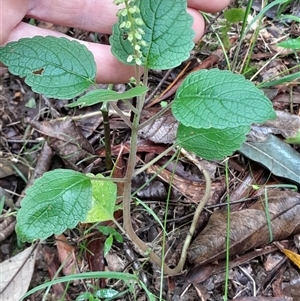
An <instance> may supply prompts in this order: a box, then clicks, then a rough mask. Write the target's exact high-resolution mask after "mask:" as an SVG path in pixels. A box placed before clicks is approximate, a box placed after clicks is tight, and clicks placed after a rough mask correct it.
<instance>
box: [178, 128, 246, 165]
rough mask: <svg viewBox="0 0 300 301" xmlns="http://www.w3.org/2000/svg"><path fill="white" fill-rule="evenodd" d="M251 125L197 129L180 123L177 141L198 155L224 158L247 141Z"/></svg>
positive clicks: (205, 157) (209, 157)
mask: <svg viewBox="0 0 300 301" xmlns="http://www.w3.org/2000/svg"><path fill="white" fill-rule="evenodd" d="M249 130H250V127H249V126H239V127H236V128H227V129H215V128H210V129H195V128H192V127H186V126H184V125H182V124H179V127H178V131H177V138H176V140H177V143H178V144H179V145H180V146H182V147H183V148H185V149H187V150H189V151H191V152H194V153H195V154H196V155H198V156H200V157H202V158H204V159H207V160H217V159H223V158H224V157H226V156H229V155H231V154H232V153H233V152H234V151H236V150H238V149H239V148H240V146H241V144H242V143H243V142H245V141H246V134H247V133H248V132H249Z"/></svg>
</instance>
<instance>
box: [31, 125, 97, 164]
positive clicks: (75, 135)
mask: <svg viewBox="0 0 300 301" xmlns="http://www.w3.org/2000/svg"><path fill="white" fill-rule="evenodd" d="M28 123H29V124H30V125H31V126H32V127H34V128H35V129H36V130H37V131H39V132H40V133H42V134H43V135H44V136H46V137H47V140H48V143H49V146H50V147H51V148H52V149H53V151H54V152H55V153H56V154H57V155H59V156H60V157H61V158H62V159H63V161H64V162H65V164H66V165H67V167H69V168H72V169H74V170H77V169H78V167H77V163H78V162H79V161H81V160H83V159H87V158H89V157H91V154H93V153H94V150H93V148H92V146H91V145H90V143H89V141H88V140H87V139H86V138H85V137H84V136H83V134H82V133H81V132H80V131H79V129H78V127H77V126H76V125H75V123H74V122H73V121H72V120H71V119H66V120H64V121H57V120H53V121H43V122H37V121H32V120H31V121H28Z"/></svg>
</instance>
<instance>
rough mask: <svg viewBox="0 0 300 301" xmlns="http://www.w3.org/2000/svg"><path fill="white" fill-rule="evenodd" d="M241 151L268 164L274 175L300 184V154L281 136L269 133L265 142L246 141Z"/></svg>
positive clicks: (252, 158)
mask: <svg viewBox="0 0 300 301" xmlns="http://www.w3.org/2000/svg"><path fill="white" fill-rule="evenodd" d="M239 151H240V152H241V153H243V154H244V155H245V156H247V157H248V158H250V159H251V160H254V161H256V162H259V163H260V164H262V165H264V166H266V167H267V168H268V169H269V170H270V171H271V172H272V173H273V174H274V175H276V176H279V177H283V178H286V179H290V180H292V181H295V182H296V183H298V184H300V172H299V171H300V155H299V153H298V152H297V151H295V150H294V149H293V148H292V147H291V146H290V145H288V144H286V143H284V142H283V141H282V140H280V139H279V138H277V137H275V136H273V135H268V138H267V140H266V141H264V142H246V143H244V144H243V145H242V146H241V148H240V150H239Z"/></svg>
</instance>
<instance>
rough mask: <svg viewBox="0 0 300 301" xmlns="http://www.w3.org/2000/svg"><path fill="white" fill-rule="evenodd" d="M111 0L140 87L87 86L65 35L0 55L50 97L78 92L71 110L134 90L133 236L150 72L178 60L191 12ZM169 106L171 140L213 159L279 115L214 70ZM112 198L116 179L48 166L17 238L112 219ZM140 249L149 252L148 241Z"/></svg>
mask: <svg viewBox="0 0 300 301" xmlns="http://www.w3.org/2000/svg"><path fill="white" fill-rule="evenodd" d="M114 2H115V3H116V4H122V6H121V7H122V8H121V9H120V10H119V12H118V23H117V24H115V25H114V26H113V33H112V36H111V38H110V42H111V46H112V48H111V49H112V53H113V54H114V55H115V57H116V58H117V59H119V60H120V61H121V62H123V63H124V64H129V65H135V66H136V80H135V82H136V86H135V87H132V85H131V88H130V89H128V90H127V91H125V92H124V93H117V92H114V91H112V90H109V89H108V90H105V89H94V90H92V91H89V92H87V93H85V91H86V90H87V89H88V88H89V87H90V86H95V88H96V82H95V76H96V64H95V61H94V57H93V54H92V53H91V52H90V51H89V50H88V49H87V48H86V47H85V46H83V45H82V44H80V43H79V42H76V41H71V40H68V39H66V38H56V37H52V36H47V37H40V36H36V37H33V38H24V39H20V40H19V41H17V42H11V43H8V44H7V45H6V46H5V47H1V48H0V61H1V62H2V63H4V64H5V65H7V66H8V68H9V70H10V72H11V73H13V74H15V75H19V76H21V77H24V78H25V82H26V83H27V84H28V85H29V86H31V87H32V90H33V91H35V92H37V93H42V94H44V95H46V96H47V97H53V98H56V99H73V98H75V97H77V96H80V97H79V98H78V99H77V100H76V101H73V102H72V103H70V104H69V107H75V106H91V105H94V104H96V103H99V102H103V103H109V102H113V101H116V100H119V99H122V100H126V99H130V98H132V97H137V106H136V108H133V112H134V118H133V122H132V125H131V130H132V134H131V135H132V136H131V151H130V155H129V160H128V166H127V173H126V179H125V180H124V182H125V188H124V196H123V198H124V201H123V202H124V204H123V207H124V208H123V209H124V228H125V231H126V232H127V234H129V236H130V237H131V238H132V235H134V234H132V235H131V232H132V226H131V222H130V199H131V177H132V175H133V172H134V168H135V157H136V142H137V135H138V130H139V129H140V116H141V111H142V109H143V103H144V98H145V94H146V92H147V90H148V88H147V79H148V71H149V69H160V70H163V69H170V68H173V67H176V66H179V65H180V64H181V63H182V62H183V61H184V60H186V59H187V58H188V57H189V55H190V51H191V50H192V48H193V46H194V44H193V37H194V32H193V30H192V29H191V26H192V17H191V16H190V15H189V14H188V13H187V12H186V0H174V1H169V0H151V1H137V0H115V1H114ZM100 71H101V70H100ZM142 73H143V82H142V83H141V82H140V76H141V74H142ZM83 93H85V94H83ZM127 103H128V102H127ZM171 108H172V112H173V115H174V117H175V118H176V119H177V121H178V122H179V127H178V131H177V138H176V142H175V143H174V146H180V147H183V148H185V149H187V150H189V151H191V152H194V153H195V154H197V155H198V156H200V157H202V158H205V159H210V160H212V159H222V158H224V157H226V156H229V155H231V154H232V153H233V152H234V151H236V150H238V149H239V147H240V146H241V144H242V143H243V142H244V141H245V140H246V135H247V133H248V132H249V131H250V125H251V124H252V123H262V122H264V121H266V120H268V119H274V118H275V117H276V114H275V111H274V110H273V107H272V103H271V102H270V101H269V99H268V98H267V97H265V96H264V94H263V93H262V92H261V91H260V90H259V89H257V88H256V87H255V85H254V84H253V83H251V82H249V81H247V80H246V79H245V78H244V77H243V76H241V75H238V74H234V73H232V72H230V71H227V70H225V71H221V70H218V69H212V70H201V71H196V72H193V73H191V74H190V75H188V76H187V77H186V78H185V80H184V81H183V83H182V84H181V86H180V87H179V88H178V90H177V93H176V96H175V99H174V101H173V102H172V103H171ZM115 201H116V185H115V183H114V182H113V181H112V180H110V179H107V178H105V179H104V178H103V177H102V176H101V175H96V176H95V175H91V174H82V173H79V172H75V171H72V170H68V169H65V170H61V169H59V170H53V171H50V172H47V173H45V174H44V175H43V176H42V177H41V178H39V179H37V180H35V182H34V184H33V185H32V186H31V187H30V188H28V189H27V191H26V196H25V198H24V199H23V201H22V204H21V209H20V210H19V211H18V214H17V227H16V231H17V234H18V236H19V238H20V239H21V240H23V241H33V240H36V239H46V238H47V237H49V236H50V235H52V234H60V233H62V232H63V231H64V230H66V229H67V228H74V227H75V226H76V225H77V224H78V222H99V221H104V220H110V219H113V212H114V208H115ZM132 239H133V240H134V241H135V240H136V239H135V238H132ZM137 244H138V245H139V243H138V242H137ZM139 246H141V249H142V250H144V251H145V252H146V251H147V248H148V247H147V246H146V245H145V244H144V245H142V244H140V245H139ZM145 246H146V247H145ZM150 258H151V256H150ZM154 261H155V260H154ZM158 263H161V262H158Z"/></svg>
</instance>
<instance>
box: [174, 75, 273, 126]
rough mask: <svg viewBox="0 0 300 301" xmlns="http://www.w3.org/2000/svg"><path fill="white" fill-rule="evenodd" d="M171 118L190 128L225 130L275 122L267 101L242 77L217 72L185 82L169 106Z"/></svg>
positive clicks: (188, 78) (270, 105) (190, 78)
mask: <svg viewBox="0 0 300 301" xmlns="http://www.w3.org/2000/svg"><path fill="white" fill-rule="evenodd" d="M172 111H173V114H174V116H175V118H176V119H177V120H178V121H179V122H181V123H182V124H184V125H185V126H191V127H194V128H206V129H209V128H216V129H226V128H234V127H238V126H241V125H248V126H249V125H251V124H252V123H261V122H264V121H265V120H267V119H275V118H276V113H275V111H274V109H273V106H272V103H271V101H270V100H269V99H268V98H267V97H266V96H264V94H263V93H262V92H261V91H260V90H259V89H257V88H256V87H255V86H254V84H253V83H251V82H250V81H247V80H246V79H245V78H244V77H243V76H241V75H238V74H234V73H232V72H230V71H227V70H225V71H220V70H218V69H211V70H201V71H196V72H193V73H191V74H190V75H189V76H187V77H186V78H185V80H184V81H183V83H182V84H181V86H180V87H179V89H178V90H177V93H176V97H175V100H174V102H173V104H172Z"/></svg>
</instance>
